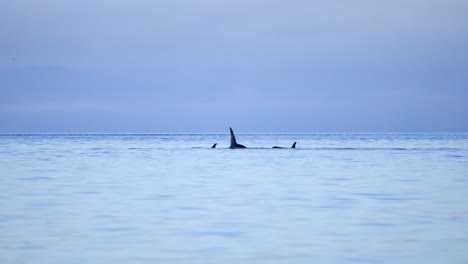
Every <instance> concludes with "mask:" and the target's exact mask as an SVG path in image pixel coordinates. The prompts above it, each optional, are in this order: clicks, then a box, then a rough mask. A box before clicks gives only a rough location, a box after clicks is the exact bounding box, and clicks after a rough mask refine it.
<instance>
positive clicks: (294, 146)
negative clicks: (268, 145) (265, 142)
mask: <svg viewBox="0 0 468 264" xmlns="http://www.w3.org/2000/svg"><path fill="white" fill-rule="evenodd" d="M273 148H283V147H278V146H274V147H273ZM291 148H296V142H294V143H293V144H292V146H291Z"/></svg>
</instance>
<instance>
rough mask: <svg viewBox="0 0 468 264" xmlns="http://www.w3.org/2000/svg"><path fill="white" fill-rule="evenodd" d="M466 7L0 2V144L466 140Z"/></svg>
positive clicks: (402, 2)
mask: <svg viewBox="0 0 468 264" xmlns="http://www.w3.org/2000/svg"><path fill="white" fill-rule="evenodd" d="M466 14H468V2H467V1H462V0H460V1H458V0H424V1H423V0H409V1H408V0H393V1H375V0H356V1H344V0H341V1H338V0H335V1H333V0H332V1H299V0H292V1H275V0H271V1H255V0H250V1H215V0H200V1H188V0H185V1H182V0H181V1H177V0H172V1H169V0H167V1H154V0H153V1H150V0H147V1H144V0H135V1H119V0H92V1H91V0H42V1H36V0H3V1H0V133H9V132H23V133H27V132H126V133H128V132H180V133H191V132H226V131H227V130H226V129H227V127H228V126H232V127H235V128H236V131H238V132H468V122H467V121H466V120H468V48H467V47H468V19H467V18H466V17H467V16H466Z"/></svg>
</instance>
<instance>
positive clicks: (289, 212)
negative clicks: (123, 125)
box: [0, 134, 468, 263]
mask: <svg viewBox="0 0 468 264" xmlns="http://www.w3.org/2000/svg"><path fill="white" fill-rule="evenodd" d="M237 140H238V142H239V143H241V144H243V145H246V146H248V147H251V148H250V149H243V150H230V149H228V147H229V135H228V134H226V135H216V134H209V135H170V134H166V135H140V134H139V135H1V136H0V175H1V177H0V232H1V234H2V235H1V236H0V263H83V262H86V263H467V262H468V253H467V251H466V248H468V206H467V204H468V198H467V197H468V195H467V194H468V135H467V134H314V135H306V134H301V135H247V134H244V135H243V134H239V135H237ZM294 141H297V142H298V143H297V149H288V148H286V149H271V147H272V146H284V147H288V146H290V145H291V143H292V142H294ZM214 143H218V148H216V149H211V146H212V145H213V144H214Z"/></svg>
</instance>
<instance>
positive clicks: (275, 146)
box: [272, 146, 282, 148]
mask: <svg viewBox="0 0 468 264" xmlns="http://www.w3.org/2000/svg"><path fill="white" fill-rule="evenodd" d="M272 148H282V147H278V146H274V147H272Z"/></svg>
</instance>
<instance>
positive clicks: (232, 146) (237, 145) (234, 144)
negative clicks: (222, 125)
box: [229, 128, 247, 149]
mask: <svg viewBox="0 0 468 264" xmlns="http://www.w3.org/2000/svg"><path fill="white" fill-rule="evenodd" d="M229 130H230V132H231V146H230V147H229V148H231V149H236V148H247V147H246V146H244V145H241V144H237V141H236V137H235V136H234V131H232V128H229Z"/></svg>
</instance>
